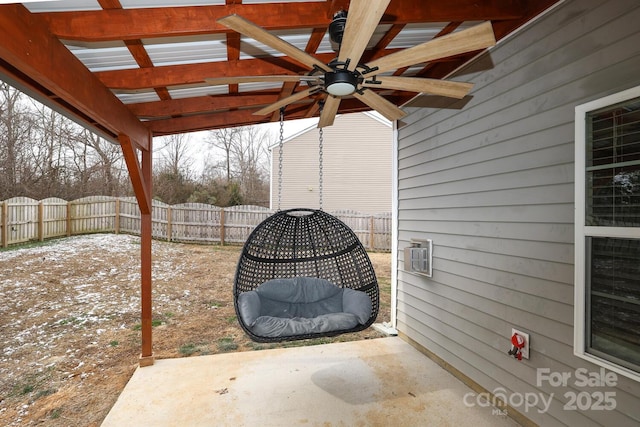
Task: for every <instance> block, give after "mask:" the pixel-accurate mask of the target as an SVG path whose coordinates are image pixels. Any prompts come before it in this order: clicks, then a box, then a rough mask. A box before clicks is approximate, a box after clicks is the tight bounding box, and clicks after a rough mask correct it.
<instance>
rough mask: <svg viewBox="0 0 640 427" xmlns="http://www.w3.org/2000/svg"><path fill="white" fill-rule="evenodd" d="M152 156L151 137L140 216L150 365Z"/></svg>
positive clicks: (144, 355) (143, 357) (144, 357)
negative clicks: (143, 201)
mask: <svg viewBox="0 0 640 427" xmlns="http://www.w3.org/2000/svg"><path fill="white" fill-rule="evenodd" d="M152 156H153V152H152V150H151V138H149V150H142V167H141V169H142V170H141V175H142V176H141V178H142V182H143V185H144V190H145V191H144V193H145V196H146V199H147V200H146V202H147V206H148V210H147V211H146V212H143V211H141V218H140V225H141V227H140V229H141V236H140V270H141V271H140V273H141V274H140V286H141V288H140V294H141V295H140V297H141V303H142V305H141V317H142V352H141V354H140V361H139V363H140V366H150V365H153V363H154V360H155V359H154V356H153V335H152V327H153V322H152V319H153V305H152V275H151V261H152V259H151V237H152V232H153V223H152V221H153V217H152V208H153V203H152V200H151V194H152V192H151V191H152V187H151V182H152V179H153V178H152V175H151V167H152Z"/></svg>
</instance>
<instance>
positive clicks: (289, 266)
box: [233, 209, 380, 342]
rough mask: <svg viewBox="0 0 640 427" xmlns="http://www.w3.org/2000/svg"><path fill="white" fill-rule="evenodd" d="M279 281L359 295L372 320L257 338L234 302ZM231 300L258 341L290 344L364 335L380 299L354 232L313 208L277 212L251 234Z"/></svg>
mask: <svg viewBox="0 0 640 427" xmlns="http://www.w3.org/2000/svg"><path fill="white" fill-rule="evenodd" d="M282 278H320V279H326V280H327V281H329V282H331V283H332V284H333V285H336V286H337V287H339V288H349V289H353V290H356V291H362V292H363V293H365V294H366V295H367V296H368V297H369V299H370V301H371V306H370V307H371V311H370V312H371V315H370V317H369V318H368V320H366V322H364V323H361V324H358V325H356V326H355V327H351V328H348V329H340V330H332V331H330V332H322V333H317V332H313V333H301V334H300V333H296V334H295V335H285V336H278V337H272V336H260V335H257V334H256V333H254V332H253V331H252V330H251V329H250V326H249V325H247V324H245V322H244V321H243V318H242V316H241V313H240V309H239V304H238V301H239V297H240V295H241V294H243V293H245V292H250V291H254V290H256V289H257V288H258V287H259V286H260V285H262V284H263V283H265V282H267V281H270V280H271V279H282ZM347 292H351V291H347ZM352 293H353V292H352ZM358 294H359V295H360V296H361V295H362V294H360V293H358ZM233 297H234V306H235V309H236V314H237V318H238V321H239V323H240V325H241V326H242V328H243V330H244V331H245V332H246V333H247V335H248V336H249V337H250V338H251V339H252V340H254V341H257V342H279V341H291V340H299V339H308V338H317V337H322V336H335V335H339V334H342V333H347V332H357V331H361V330H364V329H366V328H368V327H369V326H371V324H372V323H373V322H374V321H375V319H376V317H377V314H378V309H379V298H380V297H379V289H378V281H377V279H376V275H375V272H374V270H373V265H372V264H371V260H370V259H369V256H368V255H367V252H366V250H365V249H364V247H363V246H362V243H360V240H359V239H358V237H357V236H356V235H355V233H354V232H353V231H352V230H351V229H350V228H349V227H348V226H347V225H346V224H345V223H343V222H342V221H340V220H339V219H337V218H335V217H334V216H332V215H330V214H327V213H325V212H323V211H322V210H313V209H289V210H284V211H279V212H277V213H276V214H274V215H272V216H270V217H269V218H267V219H266V220H264V221H263V222H262V223H260V224H259V225H258V226H257V227H256V228H255V229H254V231H253V232H252V233H251V234H250V236H249V238H248V239H247V241H246V242H245V244H244V247H243V249H242V253H241V255H240V260H239V262H238V267H237V270H236V275H235V280H234V286H233ZM365 300H366V298H365ZM366 302H367V304H368V301H366Z"/></svg>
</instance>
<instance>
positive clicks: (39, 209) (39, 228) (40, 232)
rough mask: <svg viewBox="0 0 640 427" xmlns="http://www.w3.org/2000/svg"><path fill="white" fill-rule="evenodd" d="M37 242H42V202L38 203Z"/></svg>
mask: <svg viewBox="0 0 640 427" xmlns="http://www.w3.org/2000/svg"><path fill="white" fill-rule="evenodd" d="M38 241H39V242H42V241H44V205H43V203H42V200H40V201H39V202H38Z"/></svg>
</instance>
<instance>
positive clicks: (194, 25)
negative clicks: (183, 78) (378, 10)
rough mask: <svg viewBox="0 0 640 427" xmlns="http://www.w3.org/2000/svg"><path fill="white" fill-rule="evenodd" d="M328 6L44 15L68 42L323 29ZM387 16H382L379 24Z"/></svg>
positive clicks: (422, 18) (408, 18) (512, 6)
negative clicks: (227, 20)
mask: <svg viewBox="0 0 640 427" xmlns="http://www.w3.org/2000/svg"><path fill="white" fill-rule="evenodd" d="M526 5H527V1H526V0H509V1H504V0H485V1H482V2H478V1H477V0H449V1H446V2H425V1H423V0H403V1H393V2H391V4H390V5H389V8H388V9H387V12H386V14H385V15H386V16H388V17H393V23H396V24H410V23H419V22H447V21H465V20H470V19H473V20H477V21H484V20H512V19H519V18H521V17H522V16H523V13H524V11H525V10H526ZM330 7H331V5H329V6H328V5H327V4H325V3H323V2H311V3H306V2H305V3H268V4H247V5H244V4H235V5H233V4H232V5H226V4H225V5H218V6H192V7H175V8H146V9H126V10H124V9H120V10H118V9H110V10H101V11H76V12H49V13H43V14H42V15H43V18H44V19H45V20H46V21H47V24H48V25H49V28H50V29H51V32H52V33H53V34H55V35H56V36H58V37H60V38H63V39H67V40H85V41H106V40H128V39H145V38H153V37H167V36H189V35H197V34H214V33H228V32H230V30H229V29H228V28H227V27H225V26H223V25H220V24H218V23H217V22H216V20H217V19H218V18H220V17H223V16H226V15H231V14H234V13H236V14H239V15H242V16H243V17H245V18H247V19H248V20H250V21H252V22H255V23H257V24H258V25H260V26H261V27H263V28H265V29H267V30H282V29H296V28H297V29H299V28H322V27H326V26H327V25H328V24H329V20H330V17H329V16H328V15H329V13H328V12H329V9H328V8H330ZM385 22H387V21H386V18H384V17H383V19H382V23H385Z"/></svg>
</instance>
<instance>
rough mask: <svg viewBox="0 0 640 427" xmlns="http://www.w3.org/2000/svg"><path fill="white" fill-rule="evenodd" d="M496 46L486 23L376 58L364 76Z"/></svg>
mask: <svg viewBox="0 0 640 427" xmlns="http://www.w3.org/2000/svg"><path fill="white" fill-rule="evenodd" d="M495 44H496V39H495V36H494V34H493V27H492V26H491V22H489V21H487V22H484V23H482V24H479V25H476V26H474V27H471V28H468V29H466V30H462V31H458V32H455V33H451V34H447V35H446V36H442V37H438V38H435V39H432V40H429V41H428V42H425V43H422V44H419V45H417V46H414V47H410V48H407V49H404V50H401V51H400V52H396V53H392V54H390V55H387V56H383V57H382V58H379V59H375V60H373V61H371V62H370V63H368V64H367V66H368V67H370V68H374V70H372V71H369V72H365V73H363V74H364V75H372V74H380V73H384V72H386V71H390V70H397V69H398V68H402V67H408V66H410V65H414V64H420V63H422V62H429V61H433V60H436V59H440V58H446V57H449V56H453V55H459V54H461V53H466V52H473V51H474V50H480V49H484V48H487V47H489V46H493V45H495ZM376 67H377V68H376Z"/></svg>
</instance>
